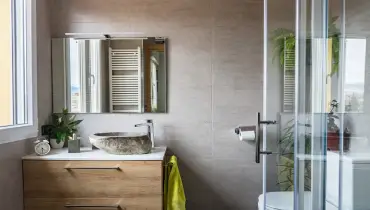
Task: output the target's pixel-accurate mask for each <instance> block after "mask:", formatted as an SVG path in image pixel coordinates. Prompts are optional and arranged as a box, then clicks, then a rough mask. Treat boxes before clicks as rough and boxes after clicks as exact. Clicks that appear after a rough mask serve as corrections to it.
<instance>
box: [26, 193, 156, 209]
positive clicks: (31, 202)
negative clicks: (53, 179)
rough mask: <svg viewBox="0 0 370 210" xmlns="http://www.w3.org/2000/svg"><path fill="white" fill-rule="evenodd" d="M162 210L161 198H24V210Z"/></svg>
mask: <svg viewBox="0 0 370 210" xmlns="http://www.w3.org/2000/svg"><path fill="white" fill-rule="evenodd" d="M78 209H81V210H97V209H99V210H162V197H161V196H150V197H144V196H143V197H135V198H119V199H118V198H117V199H114V198H101V199H98V198H91V199H88V198H84V199H76V198H75V199H53V198H48V199H45V198H28V199H27V198H26V199H25V200H24V210H78Z"/></svg>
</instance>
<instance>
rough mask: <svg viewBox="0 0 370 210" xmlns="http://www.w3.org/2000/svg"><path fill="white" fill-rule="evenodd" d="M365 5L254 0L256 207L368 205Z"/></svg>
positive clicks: (340, 0) (369, 81) (369, 66)
mask: <svg viewBox="0 0 370 210" xmlns="http://www.w3.org/2000/svg"><path fill="white" fill-rule="evenodd" d="M369 11H370V1H366V0H356V1H348V0H347V1H346V0H331V1H329V0H264V106H263V112H262V114H261V115H260V120H259V123H258V125H259V126H258V127H259V129H258V132H257V133H259V134H260V135H259V138H260V143H261V145H260V146H257V147H256V162H262V163H263V194H262V195H261V196H260V198H259V209H267V210H269V209H295V210H306V209H309V210H311V209H312V210H323V209H329V210H331V209H333V210H334V209H335V210H337V209H338V210H342V209H343V210H344V209H346V210H347V209H350V210H352V209H353V210H357V209H358V210H365V209H370V199H369V198H368V195H369V194H370V182H368V181H367V179H368V177H370V140H369V137H370V59H369V58H370V53H369V52H370V47H369V46H370V45H369V43H368V42H367V40H368V37H369V35H370V12H369ZM275 121H276V122H275Z"/></svg>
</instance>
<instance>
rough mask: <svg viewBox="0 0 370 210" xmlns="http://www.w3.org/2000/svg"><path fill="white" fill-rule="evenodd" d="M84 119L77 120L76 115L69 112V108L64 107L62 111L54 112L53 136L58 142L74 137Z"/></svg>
mask: <svg viewBox="0 0 370 210" xmlns="http://www.w3.org/2000/svg"><path fill="white" fill-rule="evenodd" d="M81 122H82V120H76V115H71V114H69V113H68V109H63V110H62V113H54V114H53V115H52V125H51V126H52V129H51V138H55V139H56V142H57V143H58V144H59V143H60V142H64V141H65V140H67V139H68V138H69V137H72V135H73V134H74V133H76V132H77V126H78V125H79V124H80V123H81Z"/></svg>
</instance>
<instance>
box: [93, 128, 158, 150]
mask: <svg viewBox="0 0 370 210" xmlns="http://www.w3.org/2000/svg"><path fill="white" fill-rule="evenodd" d="M89 140H90V143H91V144H92V145H94V146H95V147H97V148H99V149H101V150H103V151H105V152H107V153H110V154H114V155H136V154H147V153H150V151H151V149H152V142H151V141H150V138H149V136H148V135H147V134H145V133H124V132H112V133H96V134H94V135H91V136H89Z"/></svg>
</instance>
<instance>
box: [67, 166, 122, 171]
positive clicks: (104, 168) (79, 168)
mask: <svg viewBox="0 0 370 210" xmlns="http://www.w3.org/2000/svg"><path fill="white" fill-rule="evenodd" d="M64 169H66V170H118V171H119V170H121V169H120V167H118V166H116V167H89V168H86V167H64Z"/></svg>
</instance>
